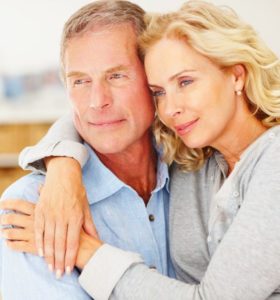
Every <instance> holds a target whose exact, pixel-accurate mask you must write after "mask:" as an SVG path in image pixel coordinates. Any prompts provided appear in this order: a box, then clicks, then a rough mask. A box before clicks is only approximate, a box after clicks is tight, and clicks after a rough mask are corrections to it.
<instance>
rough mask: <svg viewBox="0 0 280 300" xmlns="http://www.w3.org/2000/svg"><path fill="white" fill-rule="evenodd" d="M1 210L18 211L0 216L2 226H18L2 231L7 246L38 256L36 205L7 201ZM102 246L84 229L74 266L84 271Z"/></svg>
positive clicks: (1, 203) (22, 201) (0, 203)
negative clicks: (35, 225) (35, 221)
mask: <svg viewBox="0 0 280 300" xmlns="http://www.w3.org/2000/svg"><path fill="white" fill-rule="evenodd" d="M0 210H14V211H16V213H14V212H12V213H8V214H3V215H1V216H0V224H1V225H2V226H7V225H9V226H17V228H11V229H10V228H9V229H1V233H2V236H3V237H4V238H5V239H6V240H7V241H6V242H7V246H8V247H9V248H11V249H12V250H14V251H18V252H27V253H31V254H35V255H38V253H37V249H36V245H35V232H34V211H35V205H34V204H33V203H30V202H28V201H24V200H7V201H2V202H0ZM101 245H102V242H101V241H100V240H98V239H96V238H93V237H92V236H90V235H89V234H87V233H86V232H85V231H84V230H83V229H82V230H81V233H80V234H79V242H78V245H77V249H78V253H77V260H76V261H75V263H74V265H76V266H77V267H78V268H79V269H83V268H84V266H85V265H86V263H87V262H88V261H89V259H90V258H91V257H92V255H93V254H94V253H95V252H96V250H98V249H99V247H100V246H101ZM56 276H57V278H59V277H60V276H61V274H59V273H58V272H57V273H56Z"/></svg>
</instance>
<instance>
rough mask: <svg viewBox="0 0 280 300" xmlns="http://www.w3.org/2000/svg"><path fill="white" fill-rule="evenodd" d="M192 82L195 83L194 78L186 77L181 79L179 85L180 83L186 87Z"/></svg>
mask: <svg viewBox="0 0 280 300" xmlns="http://www.w3.org/2000/svg"><path fill="white" fill-rule="evenodd" d="M191 83H193V80H192V79H184V80H181V81H180V82H179V85H180V86H181V87H184V86H187V85H189V84H191Z"/></svg>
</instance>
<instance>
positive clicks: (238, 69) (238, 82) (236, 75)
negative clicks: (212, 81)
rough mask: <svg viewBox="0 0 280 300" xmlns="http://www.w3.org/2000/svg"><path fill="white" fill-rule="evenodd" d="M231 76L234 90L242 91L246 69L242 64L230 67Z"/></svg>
mask: <svg viewBox="0 0 280 300" xmlns="http://www.w3.org/2000/svg"><path fill="white" fill-rule="evenodd" d="M232 74H233V79H234V90H235V91H236V92H237V91H242V90H243V88H244V84H245V79H246V69H245V67H244V66H243V65H242V64H237V65H234V66H233V67H232Z"/></svg>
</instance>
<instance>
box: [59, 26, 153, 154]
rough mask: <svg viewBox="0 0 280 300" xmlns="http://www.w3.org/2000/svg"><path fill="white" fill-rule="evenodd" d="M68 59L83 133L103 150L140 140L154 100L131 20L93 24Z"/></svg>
mask: <svg viewBox="0 0 280 300" xmlns="http://www.w3.org/2000/svg"><path fill="white" fill-rule="evenodd" d="M64 64H65V77H66V84H67V91H68V94H69V98H70V100H71V102H72V104H73V109H74V113H75V118H76V120H75V123H76V127H77V129H78V131H79V133H80V135H81V136H82V137H83V139H84V140H85V141H86V142H87V143H89V144H90V145H91V146H92V147H93V148H94V149H95V150H97V151H98V152H100V153H103V154H106V153H118V152H121V151H124V150H127V149H129V147H131V146H133V145H135V144H136V143H139V142H140V143H141V142H142V140H143V139H144V138H145V137H146V136H147V134H148V128H149V127H150V126H151V123H152V121H153V118H154V106H153V103H152V100H151V96H150V93H149V90H148V88H147V83H146V76H145V73H144V67H143V65H142V63H141V61H140V60H139V58H138V56H137V51H136V35H135V33H134V31H133V29H132V26H130V25H127V24H123V25H117V26H116V25H115V26H114V27H111V28H104V27H103V28H102V27H101V28H94V29H93V30H90V31H88V32H86V33H84V34H83V35H81V36H79V37H74V38H72V39H71V40H70V41H68V46H67V48H66V51H65V61H64Z"/></svg>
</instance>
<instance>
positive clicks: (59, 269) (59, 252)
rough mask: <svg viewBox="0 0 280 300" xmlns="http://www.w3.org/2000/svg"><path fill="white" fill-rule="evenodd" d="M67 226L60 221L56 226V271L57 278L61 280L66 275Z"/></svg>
mask: <svg viewBox="0 0 280 300" xmlns="http://www.w3.org/2000/svg"><path fill="white" fill-rule="evenodd" d="M66 234H67V224H66V223H64V222H62V221H58V222H57V223H56V225H55V239H54V241H55V245H54V249H55V255H54V257H55V270H56V278H58V279H59V278H60V277H61V276H62V274H63V273H64V257H65V247H66Z"/></svg>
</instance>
